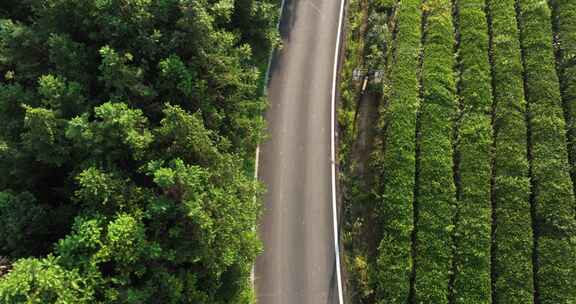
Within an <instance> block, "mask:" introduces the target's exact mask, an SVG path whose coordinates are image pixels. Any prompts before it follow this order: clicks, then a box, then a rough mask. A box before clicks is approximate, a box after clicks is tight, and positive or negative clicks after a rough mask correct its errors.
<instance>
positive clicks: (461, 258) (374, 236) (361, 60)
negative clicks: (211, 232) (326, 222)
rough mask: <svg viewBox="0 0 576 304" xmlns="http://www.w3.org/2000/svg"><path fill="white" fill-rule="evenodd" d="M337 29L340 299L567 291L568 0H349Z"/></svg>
mask: <svg viewBox="0 0 576 304" xmlns="http://www.w3.org/2000/svg"><path fill="white" fill-rule="evenodd" d="M347 29H348V32H347V37H346V58H345V60H344V65H343V71H342V83H341V90H342V101H341V102H342V104H341V108H340V110H339V113H338V119H339V124H340V134H341V138H340V139H341V142H340V150H341V151H340V152H341V153H340V155H339V162H340V164H341V167H342V172H341V173H340V175H341V176H340V177H341V182H342V192H343V204H344V210H343V212H344V214H343V228H342V229H343V240H342V241H343V244H344V247H345V249H344V252H345V256H344V261H343V263H344V264H345V265H346V270H347V277H348V287H347V288H348V296H349V298H350V301H351V303H362V304H368V303H370V304H372V303H387V304H390V303H411V304H416V303H450V304H456V303H462V304H471V303H480V304H481V303H486V304H488V303H494V304H497V303H501V304H513V303H518V304H529V303H533V304H570V303H575V302H574V301H576V203H575V198H574V195H575V186H574V185H575V183H574V182H575V179H576V153H575V151H576V123H575V119H576V110H575V109H576V108H575V104H576V2H575V1H572V0H549V1H541V0H422V1H421V0H379V1H368V0H351V1H350V3H349V11H348V21H347ZM358 75H362V77H358ZM375 75H383V76H382V77H375Z"/></svg>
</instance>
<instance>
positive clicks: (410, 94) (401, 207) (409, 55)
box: [373, 0, 422, 303]
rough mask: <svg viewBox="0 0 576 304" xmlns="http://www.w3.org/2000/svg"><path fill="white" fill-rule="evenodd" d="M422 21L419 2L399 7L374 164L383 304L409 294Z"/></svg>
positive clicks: (376, 277)
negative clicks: (381, 146)
mask: <svg viewBox="0 0 576 304" xmlns="http://www.w3.org/2000/svg"><path fill="white" fill-rule="evenodd" d="M421 17H422V14H421V11H420V1H416V0H410V1H402V2H401V3H399V5H398V24H397V26H398V29H397V31H398V34H397V37H396V42H395V47H396V48H395V53H394V55H393V56H394V60H393V61H392V62H391V63H390V64H391V71H390V73H391V74H390V75H389V79H390V80H389V81H390V84H389V85H390V91H389V95H387V96H386V97H385V98H386V99H387V101H385V102H386V105H385V110H383V111H382V113H384V112H385V115H384V116H383V117H381V121H380V129H381V130H384V131H383V132H384V134H381V136H382V137H383V138H384V146H385V147H386V148H385V151H384V152H383V154H381V155H377V156H376V157H377V159H375V160H374V161H375V166H376V170H377V172H378V174H379V175H380V180H379V181H378V183H379V186H378V187H379V188H378V195H379V198H378V200H379V201H378V202H377V206H376V208H377V211H376V212H377V214H378V222H379V225H380V227H381V230H379V231H382V233H383V235H382V238H381V241H380V244H379V246H378V257H377V268H376V269H375V271H374V276H373V282H374V283H375V286H376V287H375V290H376V299H377V300H378V301H379V302H380V303H404V302H406V301H407V299H408V293H409V290H410V274H411V271H412V257H411V249H412V247H411V234H412V230H413V228H414V223H413V219H414V214H413V212H414V210H413V198H414V197H413V194H412V191H413V190H414V176H415V175H414V174H415V173H414V171H415V157H416V143H415V134H416V110H417V108H418V105H419V97H418V77H417V71H418V55H419V47H420V38H421V33H420V26H421ZM384 125H386V126H385V127H384Z"/></svg>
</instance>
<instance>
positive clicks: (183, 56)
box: [0, 0, 277, 303]
mask: <svg viewBox="0 0 576 304" xmlns="http://www.w3.org/2000/svg"><path fill="white" fill-rule="evenodd" d="M276 2H277V1H274V0H236V1H234V0H193V1H192V0H161V1H151V0H138V1H127V0H107V1H103V0H28V1H2V4H0V121H2V123H1V124H0V172H1V173H2V174H0V214H2V217H1V218H0V256H5V257H8V258H9V259H10V260H11V261H15V262H14V264H13V267H12V270H11V271H10V273H9V274H7V275H4V276H2V277H1V278H0V302H2V303H36V302H41V303H157V301H158V299H161V301H162V303H247V302H249V301H250V300H251V298H252V295H251V291H250V288H249V284H248V283H249V280H248V278H249V275H250V268H251V265H252V263H253V261H254V259H255V256H256V255H257V253H258V252H259V251H260V250H261V248H260V246H261V245H260V243H259V241H258V238H257V235H256V232H255V230H254V225H255V223H256V220H257V218H258V216H259V212H260V210H259V203H258V200H255V199H254V198H255V197H258V196H259V194H260V193H261V189H260V186H259V185H258V184H256V183H255V181H254V180H253V179H252V177H251V176H252V175H251V173H250V172H249V170H248V169H247V168H250V163H251V158H252V155H253V151H254V149H255V147H256V145H257V144H258V143H259V141H260V140H261V139H262V138H263V135H264V127H265V126H264V122H263V119H262V118H261V112H262V110H263V109H264V108H265V100H264V98H263V96H262V94H261V91H260V90H259V88H260V87H261V82H262V79H263V73H262V71H261V70H262V68H261V67H262V66H263V63H265V62H266V60H267V55H268V53H269V50H270V49H271V48H272V47H273V45H274V44H275V43H276V40H277V34H276V27H275V25H276V20H277V3H276Z"/></svg>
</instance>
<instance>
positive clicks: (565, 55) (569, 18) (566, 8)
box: [549, 0, 576, 182]
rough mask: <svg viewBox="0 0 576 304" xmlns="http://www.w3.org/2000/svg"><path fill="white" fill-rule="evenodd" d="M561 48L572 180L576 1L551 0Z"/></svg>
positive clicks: (575, 160) (574, 173)
mask: <svg viewBox="0 0 576 304" xmlns="http://www.w3.org/2000/svg"><path fill="white" fill-rule="evenodd" d="M549 3H550V5H551V7H552V9H553V24H554V30H555V31H554V32H555V38H556V39H555V42H556V44H555V45H556V48H557V56H556V60H557V63H556V67H557V69H558V73H559V76H560V89H561V93H562V98H563V105H564V112H565V114H566V119H567V121H566V123H567V127H568V134H567V136H568V138H567V139H568V155H569V158H570V162H571V173H572V182H574V181H575V180H576V179H575V178H576V106H575V104H576V3H575V2H574V1H569V0H550V1H549Z"/></svg>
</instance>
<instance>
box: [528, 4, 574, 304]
mask: <svg viewBox="0 0 576 304" xmlns="http://www.w3.org/2000/svg"><path fill="white" fill-rule="evenodd" d="M518 11H519V20H520V33H521V42H522V47H523V49H524V56H523V60H524V78H525V90H526V100H527V102H528V113H529V121H528V124H529V127H530V131H531V134H530V157H531V167H532V193H533V197H534V198H533V204H534V206H533V208H534V218H533V220H534V221H535V226H536V230H535V231H534V233H535V234H536V248H535V250H536V255H537V260H536V265H535V266H534V267H536V268H535V269H536V280H537V293H538V295H539V299H538V300H539V302H540V303H543V304H552V303H570V302H572V301H573V300H574V299H576V281H575V280H574V277H576V263H575V262H574V261H576V243H575V242H574V239H575V236H576V220H575V216H576V214H575V209H574V192H573V185H572V181H571V180H570V175H569V164H568V153H567V148H566V136H565V133H566V123H565V120H564V116H563V110H562V106H561V97H560V90H559V88H560V86H559V80H558V76H557V74H556V66H555V60H554V50H553V46H552V28H551V23H550V17H551V16H550V9H549V7H548V5H547V3H546V2H542V1H537V0H520V1H519V2H518Z"/></svg>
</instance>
